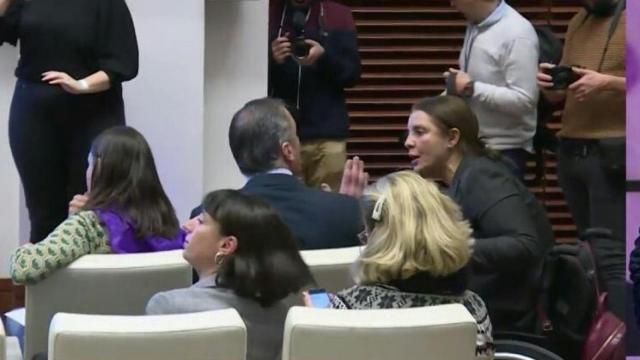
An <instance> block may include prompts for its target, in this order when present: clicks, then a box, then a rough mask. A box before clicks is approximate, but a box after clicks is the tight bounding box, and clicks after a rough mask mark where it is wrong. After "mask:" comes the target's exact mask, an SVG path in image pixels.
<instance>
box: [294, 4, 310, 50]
mask: <svg viewBox="0 0 640 360" xmlns="http://www.w3.org/2000/svg"><path fill="white" fill-rule="evenodd" d="M306 23H307V16H306V15H305V13H304V12H302V11H296V12H294V13H293V19H292V25H293V36H291V37H290V38H289V40H290V41H291V51H292V52H293V56H295V57H298V58H303V57H305V56H307V55H309V50H311V45H309V44H307V43H306V42H305V40H307V38H306V37H305V36H304V26H305V24H306Z"/></svg>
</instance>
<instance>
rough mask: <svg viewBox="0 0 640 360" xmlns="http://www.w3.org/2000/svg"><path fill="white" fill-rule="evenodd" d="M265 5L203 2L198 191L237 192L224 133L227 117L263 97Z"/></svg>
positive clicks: (237, 182) (237, 178)
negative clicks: (200, 180)
mask: <svg viewBox="0 0 640 360" xmlns="http://www.w3.org/2000/svg"><path fill="white" fill-rule="evenodd" d="M268 5H269V4H268V1H267V0H259V1H238V0H216V1H207V2H206V19H207V26H206V37H205V40H206V57H205V59H206V60H205V63H206V68H205V124H204V130H205V132H204V134H205V139H204V180H205V181H204V186H205V187H204V191H205V192H206V191H209V190H215V189H220V188H239V187H241V186H242V185H243V184H244V179H243V177H242V175H241V174H240V171H239V170H238V168H237V166H236V164H235V162H234V160H233V157H232V155H231V151H230V150H229V140H228V138H227V133H228V130H229V123H230V122H231V117H232V116H233V114H234V113H235V112H236V111H237V110H238V109H240V107H242V105H244V103H246V102H247V101H249V100H252V99H255V98H259V97H264V96H266V95H267V67H268V62H267V56H268V55H267V54H268V53H267V49H268V47H267V46H268V44H267V43H268V23H269V19H268V18H269V16H268Z"/></svg>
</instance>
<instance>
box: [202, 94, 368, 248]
mask: <svg viewBox="0 0 640 360" xmlns="http://www.w3.org/2000/svg"><path fill="white" fill-rule="evenodd" d="M229 144H230V145H231V152H232V153H233V157H234V158H235V160H236V163H237V164H238V167H239V168H240V171H241V172H242V174H244V175H245V176H246V177H247V183H246V185H245V186H244V187H243V188H242V189H241V191H243V192H244V193H247V194H252V195H255V196H258V197H260V198H262V199H263V200H264V201H266V202H267V203H269V204H270V205H271V206H272V207H273V208H274V209H275V210H276V211H277V212H278V213H279V214H280V216H282V218H283V220H284V222H285V223H287V225H289V228H290V229H291V232H292V233H293V235H294V237H295V239H296V241H297V242H298V246H299V248H300V249H301V250H309V249H327V248H338V247H347V246H355V245H358V244H359V241H358V233H359V232H360V231H361V230H362V223H361V219H360V209H359V206H358V201H357V200H356V199H355V198H354V197H352V196H347V195H343V194H336V193H331V192H326V191H321V190H316V189H312V188H308V187H306V186H305V185H304V183H302V182H301V181H300V180H298V178H297V177H296V175H297V174H299V173H300V168H301V166H300V140H299V139H298V135H297V134H296V124H295V121H294V120H293V117H292V116H291V114H290V113H289V111H287V109H286V107H285V105H284V103H283V102H282V101H280V100H276V99H269V98H264V99H258V100H253V101H250V102H248V103H247V104H246V105H245V106H244V107H243V108H242V109H240V110H239V111H238V112H237V113H236V114H235V115H234V117H233V119H232V120H231V126H230V128H229ZM352 164H353V171H349V166H350V165H352ZM354 174H355V175H354ZM366 178H367V176H366V174H365V173H363V171H362V162H361V161H360V160H358V159H354V160H353V161H349V162H348V165H347V171H345V178H344V179H343V189H341V192H343V193H345V192H346V193H353V192H352V191H351V190H349V189H346V190H345V188H346V187H349V184H351V185H353V186H352V187H351V189H359V190H361V189H362V185H363V184H366ZM356 183H357V184H356ZM356 191H357V190H356ZM200 212H201V209H200V207H198V208H196V209H194V211H193V212H192V213H191V217H192V218H194V217H196V216H198V215H199V214H200Z"/></svg>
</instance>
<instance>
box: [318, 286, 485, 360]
mask: <svg viewBox="0 0 640 360" xmlns="http://www.w3.org/2000/svg"><path fill="white" fill-rule="evenodd" d="M330 298H331V304H332V307H333V308H336V309H357V310H361V309H397V308H412V307H419V306H434V305H445V304H456V303H458V304H462V305H464V307H466V308H467V310H469V312H470V313H471V315H472V316H473V318H474V319H476V322H477V323H478V335H477V337H476V360H491V359H493V356H494V352H495V349H494V344H493V334H492V328H491V321H490V320H489V314H488V313H487V307H486V306H485V304H484V301H482V299H481V298H480V296H478V295H477V294H476V293H474V292H472V291H468V290H467V291H465V292H464V293H463V294H462V295H461V296H448V295H433V294H417V293H408V292H403V291H401V290H399V289H398V288H395V287H393V286H389V285H356V286H353V287H351V288H349V289H345V290H342V291H340V292H339V293H337V294H336V295H332V296H330Z"/></svg>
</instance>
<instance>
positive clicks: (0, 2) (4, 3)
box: [0, 0, 12, 16]
mask: <svg viewBox="0 0 640 360" xmlns="http://www.w3.org/2000/svg"><path fill="white" fill-rule="evenodd" d="M11 1H12V0H0V16H4V14H5V13H6V12H7V9H8V8H9V5H11Z"/></svg>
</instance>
